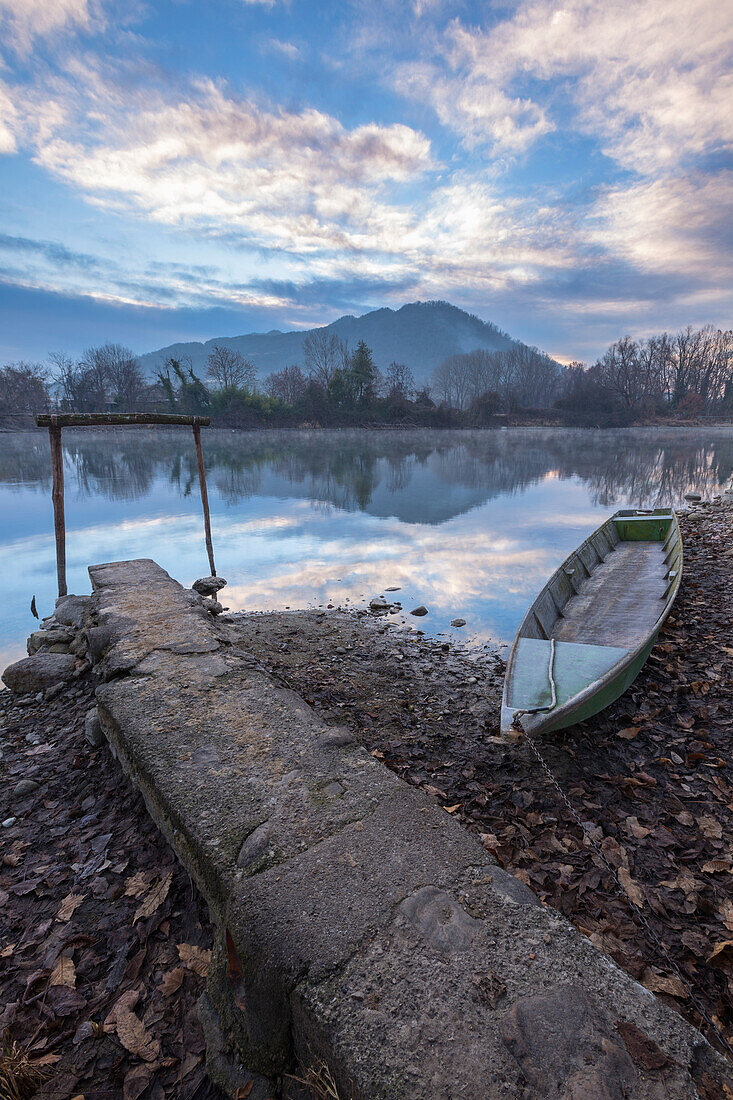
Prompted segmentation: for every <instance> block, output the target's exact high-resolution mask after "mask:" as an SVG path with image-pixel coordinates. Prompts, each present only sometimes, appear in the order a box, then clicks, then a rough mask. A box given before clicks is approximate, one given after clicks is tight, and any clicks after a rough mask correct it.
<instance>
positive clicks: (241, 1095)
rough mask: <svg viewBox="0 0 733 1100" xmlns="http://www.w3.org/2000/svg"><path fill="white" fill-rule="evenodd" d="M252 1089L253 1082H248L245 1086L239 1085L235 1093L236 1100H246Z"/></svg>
mask: <svg viewBox="0 0 733 1100" xmlns="http://www.w3.org/2000/svg"><path fill="white" fill-rule="evenodd" d="M253 1087H254V1081H248V1082H247V1084H246V1085H240V1086H239V1088H238V1089H237V1091H236V1093H235V1096H236V1100H247V1097H248V1096H249V1094H250V1093H251V1091H252V1089H253Z"/></svg>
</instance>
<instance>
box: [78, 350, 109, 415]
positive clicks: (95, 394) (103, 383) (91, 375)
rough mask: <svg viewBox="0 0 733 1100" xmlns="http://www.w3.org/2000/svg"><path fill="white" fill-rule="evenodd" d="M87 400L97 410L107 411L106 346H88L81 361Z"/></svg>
mask: <svg viewBox="0 0 733 1100" xmlns="http://www.w3.org/2000/svg"><path fill="white" fill-rule="evenodd" d="M79 367H80V369H81V372H82V375H83V378H82V379H80V382H81V383H82V388H83V390H84V391H85V396H86V395H88V396H87V397H86V401H87V402H88V403H90V404H91V407H92V408H93V409H94V410H95V411H97V412H105V410H106V408H107V399H108V396H109V381H110V379H109V365H108V359H107V354H106V351H105V346H102V347H97V348H87V350H86V351H85V352H84V354H83V355H82V357H81V361H80V363H79Z"/></svg>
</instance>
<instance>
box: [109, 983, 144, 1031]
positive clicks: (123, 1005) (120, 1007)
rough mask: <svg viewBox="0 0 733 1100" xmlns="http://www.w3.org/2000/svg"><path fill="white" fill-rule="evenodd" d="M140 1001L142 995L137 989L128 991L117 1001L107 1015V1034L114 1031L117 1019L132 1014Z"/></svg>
mask: <svg viewBox="0 0 733 1100" xmlns="http://www.w3.org/2000/svg"><path fill="white" fill-rule="evenodd" d="M139 1000H140V993H139V991H138V990H137V989H128V990H127V992H126V993H123V994H122V996H121V997H119V998H118V999H117V1000H116V1001H115V1003H114V1004H113V1005H112V1008H111V1009H110V1011H109V1013H108V1014H107V1018H106V1019H105V1021H104V1030H105V1031H106V1032H110V1031H114V1030H115V1027H116V1025H117V1017H118V1016H120V1015H122V1014H124V1013H125V1012H132V1010H133V1008H134V1007H135V1005H136V1004H137V1002H138V1001H139Z"/></svg>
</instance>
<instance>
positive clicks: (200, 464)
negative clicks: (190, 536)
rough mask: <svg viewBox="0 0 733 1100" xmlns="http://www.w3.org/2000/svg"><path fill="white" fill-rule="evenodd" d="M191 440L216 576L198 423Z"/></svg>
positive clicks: (209, 551)
mask: <svg viewBox="0 0 733 1100" xmlns="http://www.w3.org/2000/svg"><path fill="white" fill-rule="evenodd" d="M193 441H194V443H195V445H196V463H197V465H198V468H199V487H200V489H201V506H202V508H203V510H204V533H205V535H206V553H207V554H208V555H209V568H210V569H211V576H212V577H215V576H216V567H215V566H214V546H213V544H212V541H211V520H210V519H209V494H208V491H207V488H206V467H205V466H204V452H203V450H202V448H201V428H200V425H199V424H194V425H193Z"/></svg>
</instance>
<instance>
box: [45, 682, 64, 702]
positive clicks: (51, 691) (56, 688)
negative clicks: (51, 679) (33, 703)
mask: <svg viewBox="0 0 733 1100" xmlns="http://www.w3.org/2000/svg"><path fill="white" fill-rule="evenodd" d="M63 690H64V684H63V681H60V682H59V683H58V684H51V687H50V688H46V690H45V691H44V693H43V698H44V699H55V698H56V696H57V695H60V694H61V692H62V691H63Z"/></svg>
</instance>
